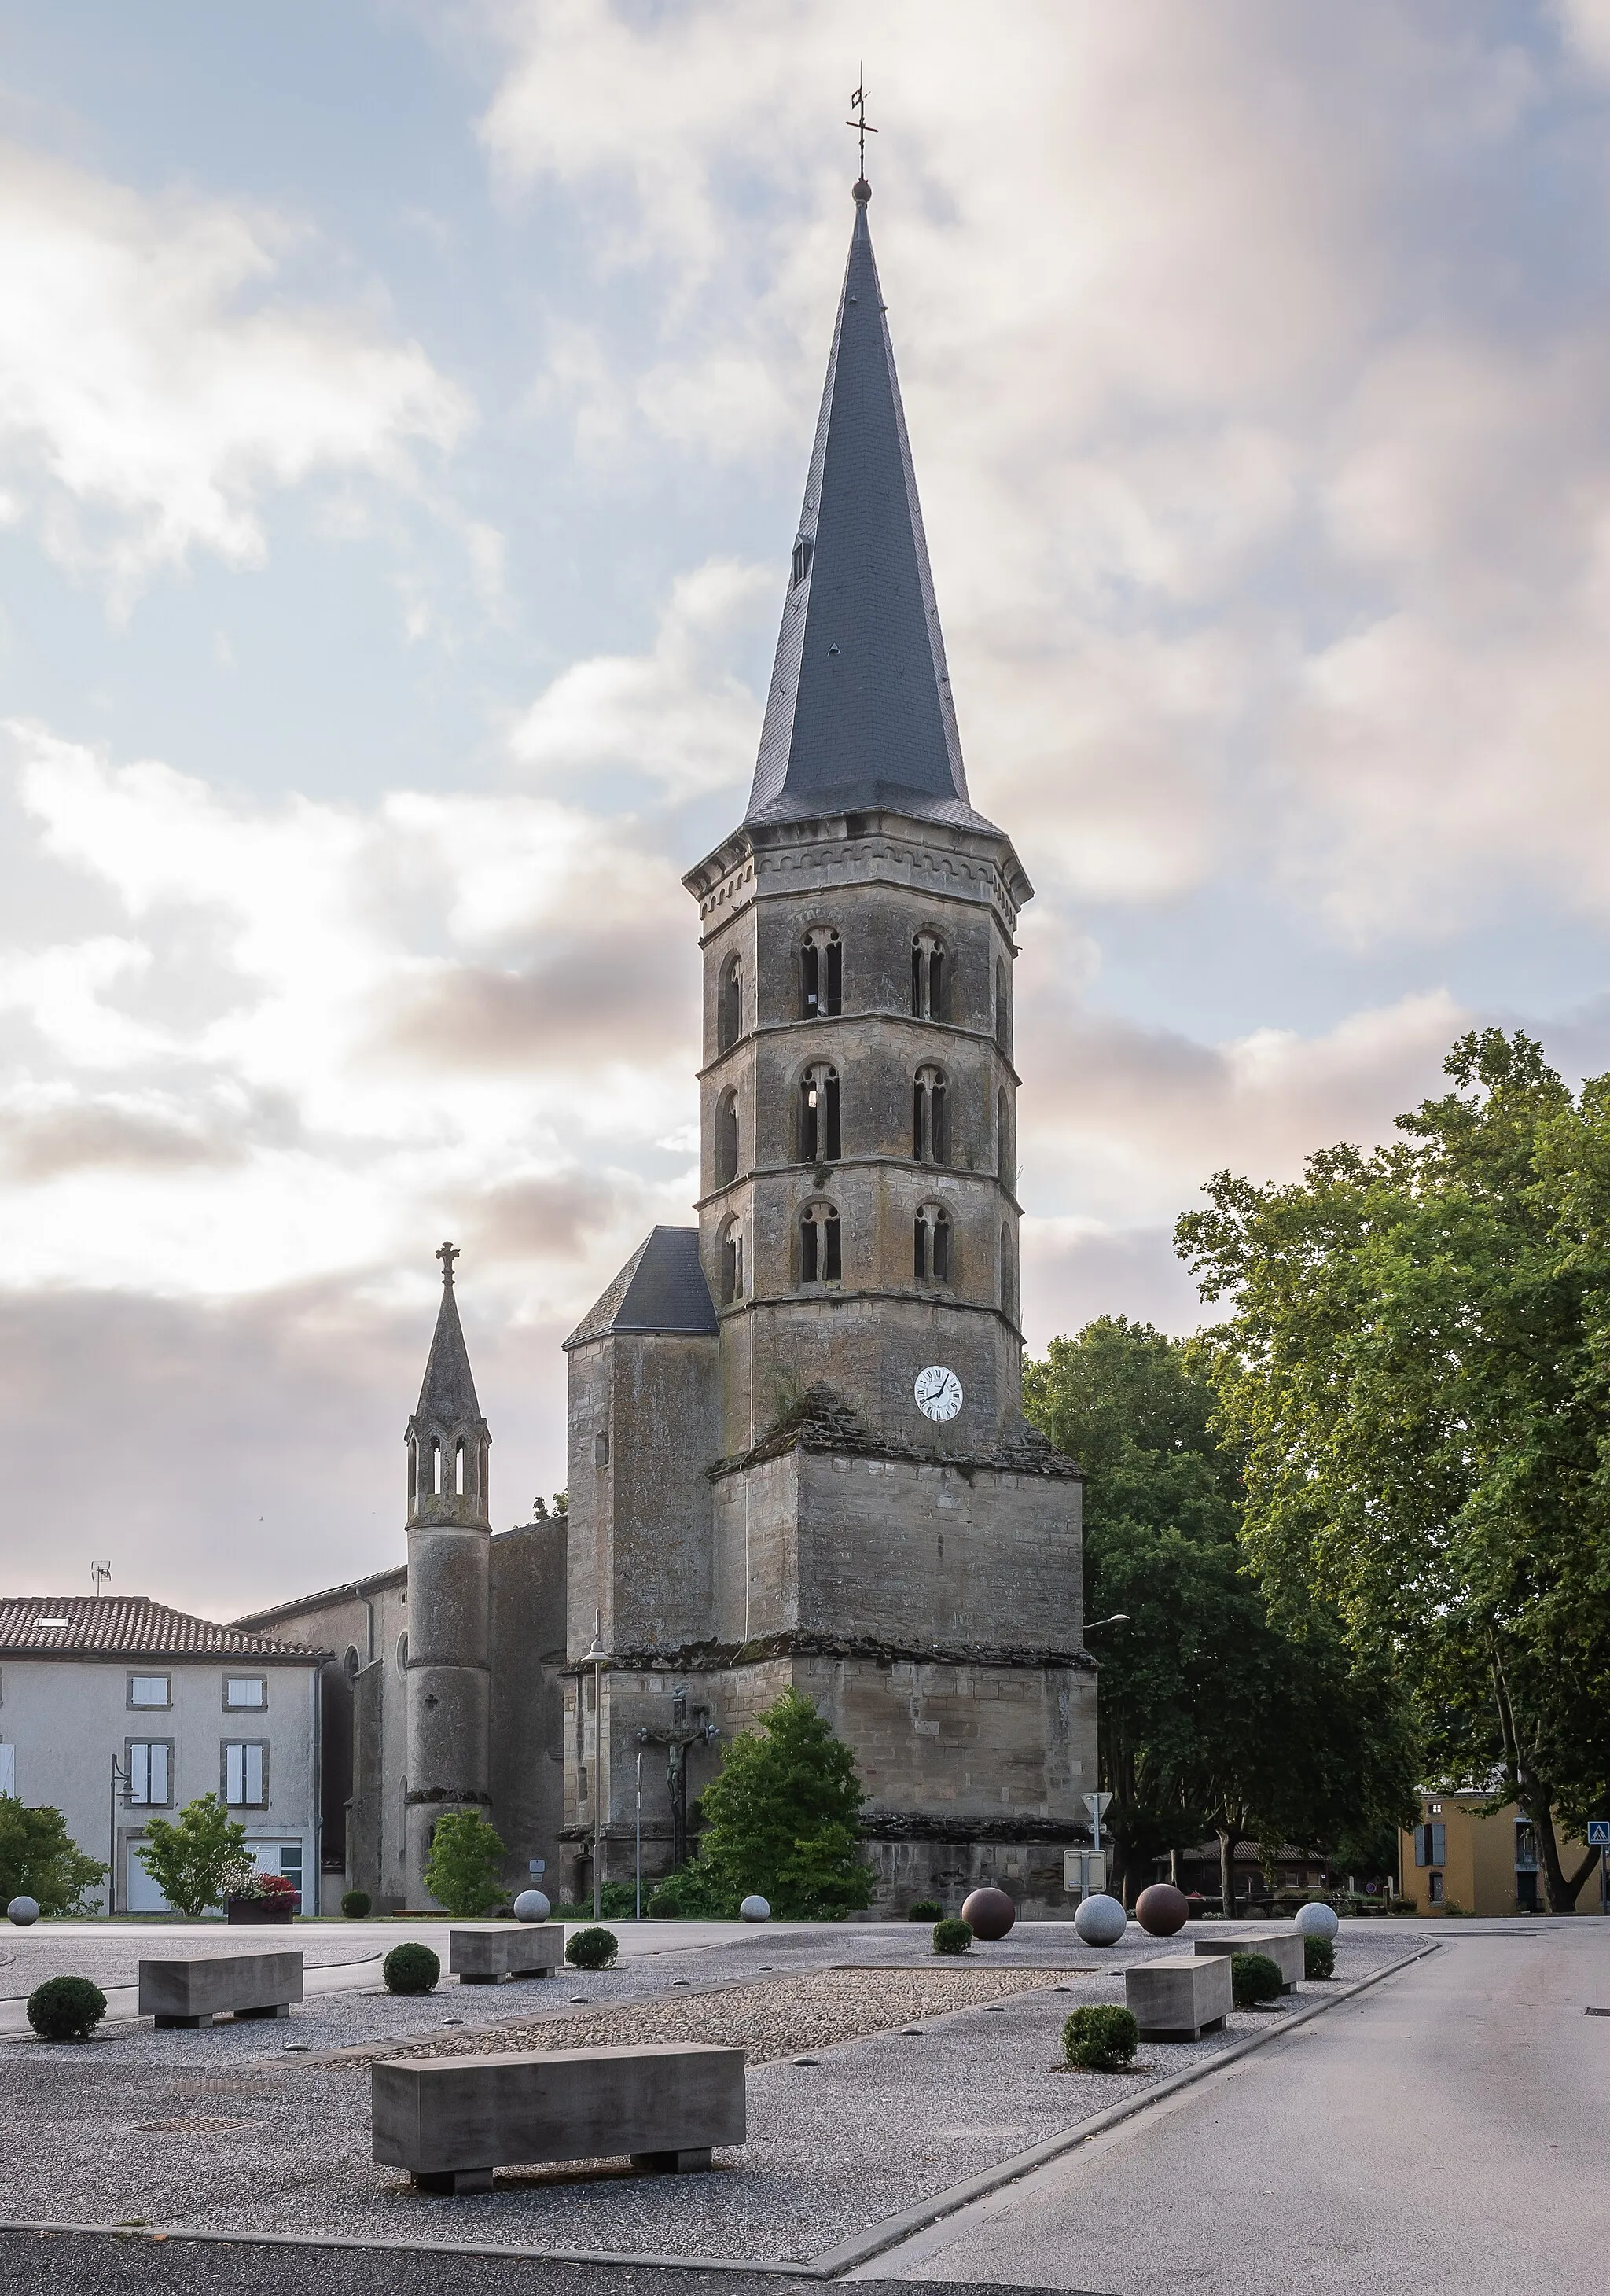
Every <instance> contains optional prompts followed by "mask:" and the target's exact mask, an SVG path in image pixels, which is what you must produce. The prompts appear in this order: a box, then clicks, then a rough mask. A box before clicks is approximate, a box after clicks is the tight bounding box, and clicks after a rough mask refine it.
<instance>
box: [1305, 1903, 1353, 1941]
mask: <svg viewBox="0 0 1610 2296" xmlns="http://www.w3.org/2000/svg"><path fill="white" fill-rule="evenodd" d="M1293 1922H1294V1925H1295V1928H1296V1929H1297V1931H1299V1932H1300V1934H1301V1935H1302V1936H1304V1937H1317V1938H1333V1937H1335V1935H1336V1931H1338V1930H1339V1929H1340V1928H1341V1926H1342V1924H1341V1923H1340V1922H1339V1921H1337V1919H1336V1907H1334V1906H1328V1905H1327V1904H1326V1903H1325V1900H1324V1899H1323V1898H1312V1900H1311V1901H1310V1902H1309V1903H1308V1904H1307V1905H1306V1906H1299V1907H1297V1910H1296V1913H1295V1915H1294V1916H1293Z"/></svg>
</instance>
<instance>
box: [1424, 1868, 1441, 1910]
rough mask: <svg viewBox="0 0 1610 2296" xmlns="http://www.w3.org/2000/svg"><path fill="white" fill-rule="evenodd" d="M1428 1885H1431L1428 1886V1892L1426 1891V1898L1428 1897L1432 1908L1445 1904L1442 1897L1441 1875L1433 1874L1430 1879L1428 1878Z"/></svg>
mask: <svg viewBox="0 0 1610 2296" xmlns="http://www.w3.org/2000/svg"><path fill="white" fill-rule="evenodd" d="M1430 1884H1431V1886H1430V1889H1429V1890H1428V1892H1427V1894H1428V1896H1429V1898H1430V1900H1431V1903H1432V1904H1433V1905H1434V1906H1440V1905H1442V1904H1443V1903H1444V1902H1445V1900H1444V1898H1443V1896H1442V1875H1441V1874H1432V1875H1431V1877H1430Z"/></svg>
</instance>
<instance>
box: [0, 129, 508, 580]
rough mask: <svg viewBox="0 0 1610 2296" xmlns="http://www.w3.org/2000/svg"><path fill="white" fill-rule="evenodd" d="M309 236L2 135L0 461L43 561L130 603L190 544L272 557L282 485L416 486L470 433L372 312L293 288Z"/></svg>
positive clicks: (445, 395) (435, 378) (14, 510)
mask: <svg viewBox="0 0 1610 2296" xmlns="http://www.w3.org/2000/svg"><path fill="white" fill-rule="evenodd" d="M306 237H307V234H306V232H305V231H300V230H298V227H297V226H295V225H291V224H290V223H289V222H287V221H286V220H285V219H284V218H283V217H279V216H276V215H274V214H273V213H271V212H269V211H268V210H266V209H261V208H249V207H245V206H242V205H240V204H231V203H230V202H228V201H222V200H218V199H208V198H205V197H201V196H200V195H198V194H195V193H180V192H174V193H168V194H167V195H165V196H159V197H155V198H151V197H146V196H143V195H142V194H140V193H135V192H132V191H129V190H127V189H126V188H124V187H123V186H121V185H119V184H113V183H110V182H108V181H106V180H105V179H103V178H102V177H99V176H92V175H89V174H87V173H86V172H84V171H83V170H81V169H76V168H70V167H68V166H66V165H64V164H62V163H61V162H60V161H57V160H49V159H46V158H44V157H41V156H40V155H39V154H37V153H35V152H27V151H25V150H22V149H20V148H19V147H18V146H16V145H15V144H0V473H3V474H4V483H5V486H6V489H7V493H8V496H9V499H10V504H11V516H12V518H13V519H16V518H20V517H27V518H28V519H29V521H31V522H32V523H33V524H34V525H35V527H36V528H37V530H38V532H39V534H40V536H41V537H42V539H43V540H44V542H45V547H46V548H47V549H48V550H49V551H50V553H51V554H52V555H53V557H55V558H57V559H58V560H60V561H61V562H62V563H64V564H66V565H69V566H71V567H75V568H86V569H90V570H94V571H95V572H96V573H98V574H100V575H102V576H104V577H105V578H107V579H108V580H109V581H110V584H111V586H112V588H113V591H114V594H116V595H117V596H118V597H119V599H121V600H124V601H127V598H128V597H129V596H130V595H131V594H132V593H133V592H134V591H135V589H136V588H138V587H139V586H140V585H141V584H142V583H143V582H144V581H145V580H147V579H148V578H150V576H151V574H152V572H153V571H155V570H158V569H159V568H162V567H165V566H176V565H179V564H181V563H183V562H184V561H185V560H186V559H187V558H188V557H190V556H191V555H192V553H194V552H196V551H198V550H201V551H208V552H211V553H217V555H218V556H220V557H222V558H224V559H225V560H227V561H230V562H233V563H236V564H249V563H251V562H255V561H257V560H258V559H260V558H261V556H262V555H263V553H264V550H265V547H266V544H265V538H264V531H263V526H262V522H261V518H260V516H259V504H260V501H261V498H262V496H264V495H265V494H266V492H268V491H269V490H271V489H274V488H286V487H292V486H297V485H299V484H300V483H302V482H303V481H304V480H307V479H310V478H312V477H314V476H315V475H317V474H319V473H330V474H337V473H339V474H346V473H353V472H368V473H373V474H379V475H380V476H382V477H384V478H386V479H388V480H390V481H392V482H394V483H395V482H399V481H405V480H406V478H407V473H408V467H409V466H408V455H409V452H410V450H411V448H412V447H414V446H416V445H418V446H426V447H435V448H437V449H445V448H448V447H452V446H453V445H454V442H455V441H456V440H457V439H459V438H460V437H461V436H462V432H463V430H464V429H465V426H466V424H467V422H468V420H469V414H470V408H469V404H468V401H467V400H466V398H465V397H464V394H463V392H462V389H460V388H459V387H458V386H457V385H455V384H454V383H453V382H451V381H449V380H448V379H447V378H446V377H445V376H444V375H442V374H441V373H438V371H437V369H436V367H434V366H433V365H432V364H431V362H430V360H429V357H427V356H426V354H425V352H424V351H423V350H422V349H421V347H420V345H419V344H417V343H413V342H407V341H403V340H397V339H396V335H395V334H394V332H392V330H391V328H390V327H389V326H388V324H387V323H386V321H385V319H384V317H383V316H382V315H381V314H380V313H379V312H377V311H373V310H364V309H363V308H361V307H354V306H353V305H352V304H351V303H350V302H348V303H347V305H346V306H345V307H343V305H342V304H341V303H340V302H339V301H337V300H331V301H327V302H325V303H323V304H318V303H312V302H303V303H300V304H298V303H297V302H296V301H294V300H293V299H291V298H290V296H289V295H288V294H287V293H286V291H285V277H284V275H285V271H286V266H287V264H288V262H289V260H290V258H291V257H292V256H293V255H295V254H297V253H298V252H299V251H300V250H301V248H302V246H303V244H304V243H305V242H306Z"/></svg>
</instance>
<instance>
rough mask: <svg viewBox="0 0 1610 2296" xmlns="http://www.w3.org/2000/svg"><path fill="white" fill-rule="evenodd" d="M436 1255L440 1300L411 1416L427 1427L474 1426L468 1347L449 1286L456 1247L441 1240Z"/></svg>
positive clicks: (478, 1409)
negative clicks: (440, 1282)
mask: <svg viewBox="0 0 1610 2296" xmlns="http://www.w3.org/2000/svg"><path fill="white" fill-rule="evenodd" d="M436 1256H437V1259H439V1260H440V1261H441V1263H442V1304H441V1306H440V1307H439V1308H437V1316H436V1331H435V1333H434V1334H433V1336H432V1338H431V1341H430V1356H429V1361H428V1362H427V1363H426V1365H425V1379H424V1384H423V1385H422V1386H421V1389H420V1400H419V1406H418V1408H417V1410H416V1411H415V1413H414V1420H415V1422H416V1423H418V1425H419V1426H420V1427H421V1428H422V1429H427V1430H438V1429H439V1430H445V1429H447V1428H452V1427H474V1426H477V1425H478V1424H479V1423H480V1417H481V1406H480V1405H479V1404H478V1402H477V1400H476V1395H475V1380H474V1377H473V1375H472V1374H471V1373H470V1350H469V1349H468V1348H467V1347H466V1346H465V1345H464V1327H463V1325H462V1324H461V1323H460V1322H459V1317H458V1300H457V1298H456V1296H455V1295H454V1289H453V1263H454V1260H455V1259H457V1258H458V1256H459V1255H458V1247H457V1245H456V1244H451V1243H445V1244H443V1246H442V1248H441V1250H440V1251H438V1252H437V1255H436Z"/></svg>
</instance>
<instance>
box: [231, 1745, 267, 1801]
mask: <svg viewBox="0 0 1610 2296" xmlns="http://www.w3.org/2000/svg"><path fill="white" fill-rule="evenodd" d="M224 1799H225V1801H226V1802H227V1803H228V1805H229V1807H230V1808H231V1809H261V1808H263V1807H264V1806H265V1804H266V1802H267V1800H268V1748H267V1746H266V1743H264V1741H263V1740H262V1739H261V1738H246V1739H238V1738H237V1739H226V1740H225V1745H224Z"/></svg>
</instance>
